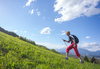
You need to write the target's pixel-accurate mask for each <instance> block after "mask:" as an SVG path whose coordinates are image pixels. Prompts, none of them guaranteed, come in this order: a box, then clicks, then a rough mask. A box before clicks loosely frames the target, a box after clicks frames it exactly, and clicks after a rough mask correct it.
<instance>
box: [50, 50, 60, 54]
mask: <svg viewBox="0 0 100 69" xmlns="http://www.w3.org/2000/svg"><path fill="white" fill-rule="evenodd" d="M50 50H51V51H52V52H55V53H58V54H60V53H59V52H57V51H56V50H55V49H50Z"/></svg>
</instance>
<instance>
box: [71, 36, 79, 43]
mask: <svg viewBox="0 0 100 69" xmlns="http://www.w3.org/2000/svg"><path fill="white" fill-rule="evenodd" d="M72 36H73V37H74V38H75V42H76V43H79V39H78V38H77V37H76V36H75V35H72Z"/></svg>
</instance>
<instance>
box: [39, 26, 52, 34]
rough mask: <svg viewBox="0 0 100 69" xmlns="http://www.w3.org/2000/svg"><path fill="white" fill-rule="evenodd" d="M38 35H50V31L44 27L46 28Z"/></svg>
mask: <svg viewBox="0 0 100 69" xmlns="http://www.w3.org/2000/svg"><path fill="white" fill-rule="evenodd" d="M40 33H41V34H50V33H51V29H50V28H49V27H46V28H44V29H42V31H41V32H40Z"/></svg>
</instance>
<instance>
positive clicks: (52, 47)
mask: <svg viewBox="0 0 100 69" xmlns="http://www.w3.org/2000/svg"><path fill="white" fill-rule="evenodd" d="M36 44H39V45H43V46H46V47H47V48H49V49H60V48H64V47H66V46H65V45H59V44H51V43H42V42H41V43H40V42H36Z"/></svg>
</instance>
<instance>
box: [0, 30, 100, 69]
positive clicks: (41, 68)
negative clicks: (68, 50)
mask: <svg viewBox="0 0 100 69" xmlns="http://www.w3.org/2000/svg"><path fill="white" fill-rule="evenodd" d="M63 58H65V55H61V54H57V53H54V52H52V51H50V50H46V49H43V48H41V47H38V46H35V45H32V44H29V43H27V42H24V41H22V40H20V39H18V38H17V37H12V36H10V35H7V34H4V33H2V32H0V69H100V65H98V64H92V63H88V62H85V63H84V64H80V62H79V60H78V59H75V58H69V60H65V59H63Z"/></svg>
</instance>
